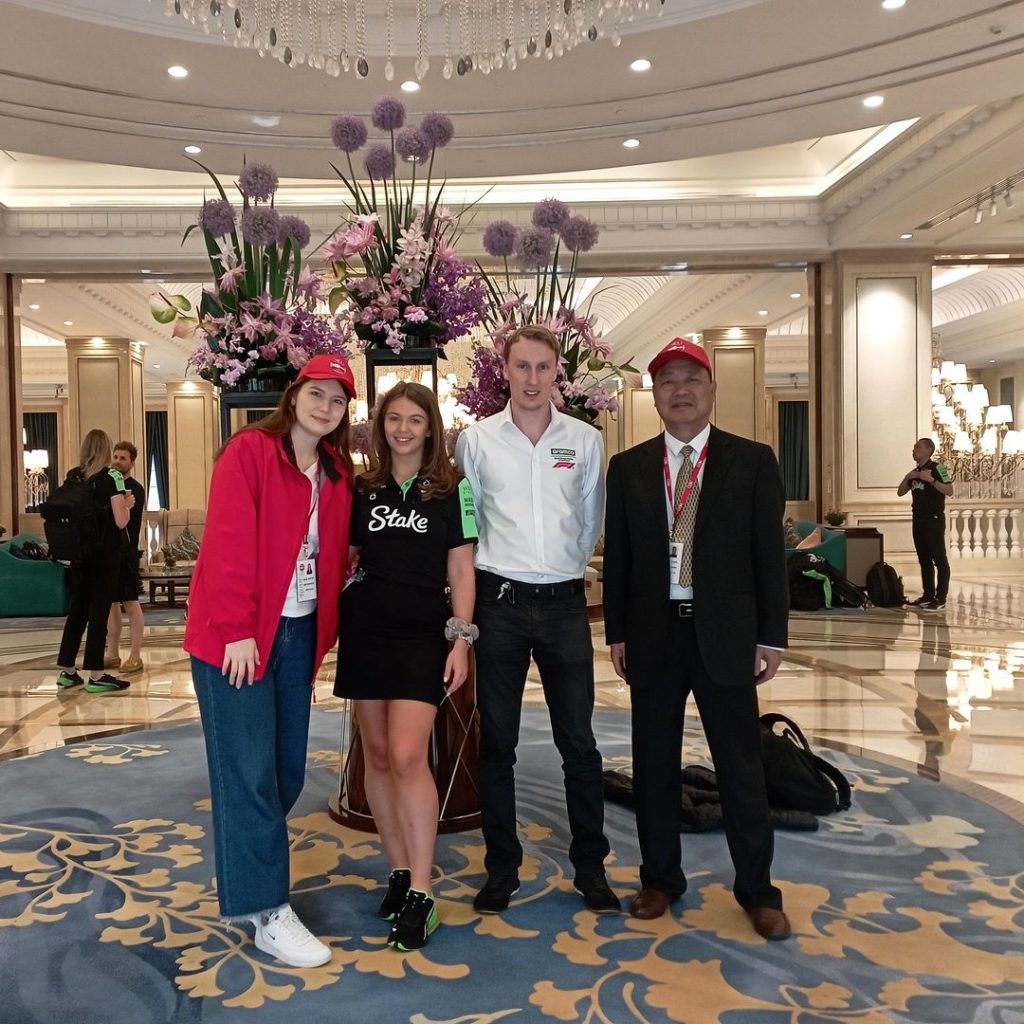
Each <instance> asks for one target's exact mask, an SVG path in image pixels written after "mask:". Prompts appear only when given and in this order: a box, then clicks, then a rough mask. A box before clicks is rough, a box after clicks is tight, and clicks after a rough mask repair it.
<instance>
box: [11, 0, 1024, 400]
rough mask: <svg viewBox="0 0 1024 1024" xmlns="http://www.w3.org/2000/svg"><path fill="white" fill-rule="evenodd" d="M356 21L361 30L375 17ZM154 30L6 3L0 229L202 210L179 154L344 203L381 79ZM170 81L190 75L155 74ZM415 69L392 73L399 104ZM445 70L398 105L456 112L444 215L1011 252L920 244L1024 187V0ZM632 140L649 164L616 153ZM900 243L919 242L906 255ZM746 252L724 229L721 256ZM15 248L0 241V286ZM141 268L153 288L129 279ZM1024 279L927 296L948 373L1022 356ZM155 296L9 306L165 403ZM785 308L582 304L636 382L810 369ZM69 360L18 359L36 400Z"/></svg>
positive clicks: (680, 8) (754, 289) (774, 0)
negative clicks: (741, 216)
mask: <svg viewBox="0 0 1024 1024" xmlns="http://www.w3.org/2000/svg"><path fill="white" fill-rule="evenodd" d="M367 6H368V10H369V13H370V19H371V35H373V29H372V21H373V18H374V17H375V15H376V14H379V4H376V3H374V0H367ZM400 6H401V5H400ZM162 9H163V3H162V2H161V0H153V2H152V3H150V2H148V0H0V26H2V31H0V147H2V149H0V220H2V217H3V210H4V208H7V209H9V210H12V211H14V210H26V211H30V212H31V211H37V210H55V209H61V208H67V207H83V208H86V209H92V208H108V207H122V206H124V207H134V208H151V207H160V206H165V207H168V208H176V209H180V208H182V207H193V206H194V205H195V204H196V202H197V195H198V194H199V193H200V191H201V189H202V188H203V187H204V185H205V184H206V182H205V180H204V178H203V176H202V175H201V174H199V173H198V172H194V171H193V170H192V169H190V168H191V165H189V164H188V163H187V161H186V160H185V158H184V156H183V152H182V150H183V147H184V145H186V144H188V143H196V144H198V145H200V146H201V147H202V149H203V154H202V157H201V159H203V160H204V161H206V162H208V163H209V164H210V165H211V166H212V167H214V168H215V169H216V170H218V171H220V172H223V173H226V174H234V173H236V172H237V170H238V169H239V167H240V165H241V162H242V157H243V154H244V155H246V156H247V158H249V159H253V158H259V159H266V160H269V161H271V162H272V163H273V164H274V165H275V166H276V167H277V169H278V171H279V172H280V173H281V174H282V176H283V177H286V178H287V179H288V183H287V185H286V186H285V188H283V190H282V193H281V201H282V203H283V204H289V203H294V204H296V205H304V206H307V207H308V206H312V205H316V204H318V203H319V204H326V203H336V201H337V194H336V189H334V186H333V184H329V180H330V179H329V178H328V175H329V173H330V172H329V167H328V161H329V160H331V159H332V158H334V157H335V156H337V153H336V151H335V150H333V149H332V148H331V146H330V143H329V141H328V139H327V137H326V136H327V124H328V122H329V119H330V117H331V116H333V115H334V114H336V113H340V112H354V113H362V114H365V113H366V112H367V111H368V108H369V106H370V105H371V103H372V102H373V100H374V99H376V97H377V96H379V95H381V94H383V93H385V92H394V91H395V83H392V84H391V85H388V84H387V83H385V82H384V81H383V80H382V77H381V75H380V74H379V65H380V63H381V61H379V60H377V61H376V62H373V61H372V62H371V63H372V64H374V67H375V68H377V69H378V70H372V71H371V75H370V78H369V79H368V80H367V81H359V80H357V79H356V78H355V77H354V76H352V75H349V76H347V77H342V78H339V79H332V78H329V77H328V76H326V75H324V74H323V73H322V72H317V71H313V70H311V69H309V68H306V67H300V68H285V67H283V66H281V65H279V64H278V63H277V62H275V61H272V60H261V59H260V58H259V57H258V55H257V54H255V53H254V52H251V51H246V50H238V49H234V48H231V47H227V46H224V45H222V44H220V43H217V42H215V41H213V40H211V39H208V38H205V37H203V36H202V35H201V33H199V32H198V30H196V29H193V28H192V27H191V26H188V25H187V24H186V23H184V22H183V21H181V19H173V18H172V19H167V18H164V16H163V14H162ZM639 56H643V57H647V58H648V59H650V60H651V61H652V62H653V67H652V69H651V71H649V72H647V73H646V74H642V75H638V74H635V73H633V72H631V71H630V70H629V68H628V65H629V62H630V61H631V60H633V59H634V58H635V57H639ZM171 64H183V65H185V66H186V67H188V68H189V71H190V74H189V77H188V78H187V79H185V80H183V81H177V80H173V79H171V78H169V77H168V76H167V74H166V68H167V67H168V66H169V65H171ZM410 68H411V58H406V59H405V63H404V64H402V63H400V65H399V68H398V71H397V74H396V83H397V82H398V81H400V80H402V79H404V78H406V77H410ZM438 72H439V68H438V62H437V61H434V63H433V65H432V69H431V72H430V73H429V75H428V76H427V78H426V79H425V81H424V83H423V88H422V90H421V92H419V93H418V94H416V95H415V96H413V97H411V98H410V97H405V100H406V103H407V105H408V106H409V108H410V111H411V113H412V116H413V118H415V116H416V115H418V114H420V113H423V112H425V111H428V110H435V109H438V110H444V111H447V112H449V113H451V114H452V115H453V118H454V120H455V122H456V129H457V136H456V139H455V141H454V142H453V144H452V145H451V147H449V149H448V151H447V152H446V153H445V154H444V168H443V173H445V174H447V175H448V177H449V181H450V182H451V185H452V192H451V198H452V199H453V200H456V201H457V200H458V199H459V198H460V197H461V198H463V199H466V198H472V197H474V196H476V195H479V194H480V192H481V191H483V190H484V189H492V191H491V194H490V196H489V197H488V198H489V201H492V202H495V203H504V204H506V205H508V204H515V203H526V202H532V201H534V200H535V199H537V198H540V197H542V196H543V195H547V194H553V193H557V194H559V195H560V196H562V197H563V198H565V199H567V200H568V201H570V202H576V201H587V202H592V203H614V202H625V201H641V200H642V201H649V202H655V201H659V202H662V201H663V202H668V203H672V202H676V201H678V202H679V203H686V202H711V201H715V200H717V199H723V200H725V199H729V198H733V199H735V198H737V197H752V198H754V199H757V198H761V199H767V198H780V197H781V198H785V197H794V198H799V199H808V200H813V202H812V203H811V204H810V205H809V206H808V207H807V209H808V211H810V212H809V216H808V220H807V221H806V224H807V225H808V228H807V232H808V234H807V237H812V236H813V237H815V238H816V242H815V245H816V251H817V252H827V251H829V250H835V249H852V248H865V249H867V248H870V249H873V250H876V251H877V250H878V249H880V248H883V247H885V248H892V247H894V246H900V247H902V248H904V249H912V248H915V247H917V248H919V250H920V251H922V252H926V253H928V254H931V253H953V254H971V253H991V252H997V253H1004V252H1020V251H1022V250H1024V224H1022V219H1021V218H1022V212H1024V201H1022V202H1019V203H1017V204H1016V205H1015V207H1014V208H1013V209H1007V208H1004V207H1003V206H1002V205H1000V214H999V216H998V217H996V218H991V217H989V216H987V215H986V216H985V217H984V218H983V220H982V223H981V224H978V225H975V224H974V220H973V217H972V216H963V217H959V218H957V219H956V220H954V221H950V222H948V223H944V224H940V225H939V226H937V227H935V228H933V229H931V230H929V231H921V230H919V228H918V226H919V225H921V224H923V223H924V222H926V221H929V220H931V219H933V218H934V217H935V216H936V215H937V214H940V213H941V212H942V211H943V210H945V209H948V208H949V207H951V206H953V205H954V204H955V203H957V202H959V201H961V200H963V199H964V198H965V197H966V198H970V197H971V196H972V195H974V194H976V193H977V192H978V191H979V189H983V188H985V187H986V186H987V185H989V184H990V183H992V182H995V181H998V180H1000V179H1002V178H1003V177H1005V176H1007V175H1009V174H1012V173H1014V172H1015V171H1018V170H1020V169H1021V167H1022V166H1024V156H1022V154H1024V101H1020V100H1014V99H1013V97H1014V96H1015V94H1016V93H1018V92H1020V91H1021V89H1020V86H1019V84H1018V83H1019V82H1021V81H1022V80H1024V0H908V2H907V3H906V5H905V6H904V7H903V8H902V9H900V10H897V11H885V10H883V9H882V7H881V3H880V0H667V2H666V4H665V8H664V13H663V16H662V17H661V18H660V19H657V20H653V21H651V20H643V19H641V21H640V22H639V23H638V24H637V25H636V26H634V27H633V30H631V31H629V32H627V33H624V35H623V40H622V45H621V46H620V47H618V48H615V47H613V46H611V44H610V43H609V42H607V41H599V42H597V43H594V44H588V45H585V46H581V47H580V48H579V49H577V50H576V51H574V52H573V53H571V54H569V55H568V56H566V57H565V58H563V59H561V60H555V61H551V62H546V61H534V62H530V63H529V65H528V66H527V67H523V66H521V67H520V68H519V69H518V70H517V71H515V72H508V71H501V72H495V73H493V74H491V75H489V76H483V75H481V74H471V75H468V76H466V77H465V78H453V79H452V80H451V81H445V80H444V79H443V78H442V77H441V76H440V74H439V73H438ZM873 93H879V94H883V95H884V97H885V103H884V106H883V108H882V109H881V110H868V109H866V108H865V107H864V106H863V104H862V102H861V101H862V100H863V98H864V97H865V96H867V95H869V94H873ZM257 119H258V121H259V122H260V123H257ZM274 120H277V121H278V123H277V124H273V125H270V126H268V122H272V121H274ZM627 136H632V137H636V138H638V139H640V141H641V145H640V147H639V148H637V149H635V150H626V149H624V148H623V147H622V145H621V142H622V140H623V139H624V138H626V137H627ZM929 140H932V141H929ZM751 216H753V215H751ZM811 225H813V227H812V226H811ZM725 226H727V225H723V227H725ZM902 231H915V238H914V239H913V241H911V242H909V243H908V242H901V241H898V240H897V239H898V235H899V233H900V232H902ZM612 238H613V236H611V235H609V240H610V241H611V240H612ZM746 244H747V241H746V239H745V238H742V237H740V236H739V235H737V234H736V233H735V232H734V233H733V234H732V235H729V236H725V237H724V240H723V241H722V242H720V243H719V244H718V249H717V251H728V249H729V247H733V246H734V247H735V251H737V252H743V251H744V246H745V245H746ZM4 246H5V239H4V236H3V234H2V233H0V266H2V265H3V260H4V255H5V252H4ZM749 248H750V251H755V250H756V251H764V248H765V246H764V244H763V243H762V244H761V246H760V248H759V249H758V248H757V247H756V246H754V245H751V246H750V247H749ZM684 258H686V257H684ZM661 262H663V259H662V261H661ZM35 265H38V264H35ZM150 265H151V266H154V267H156V268H157V269H158V270H159V269H160V265H159V264H158V263H149V262H148V261H141V262H137V263H136V269H137V270H140V269H142V268H144V267H147V266H150ZM623 265H630V266H632V265H640V264H637V263H636V261H633V262H624V263H623ZM646 265H647V266H648V267H650V265H651V264H650V262H648V263H647V264H646ZM192 269H193V270H194V269H195V265H194V264H193V266H192ZM190 272H191V271H190ZM1019 273H1020V272H1019V271H1018V270H1016V268H1012V267H1011V268H1007V267H1003V268H999V269H991V270H985V271H982V272H979V273H978V274H975V275H973V276H971V277H969V278H963V279H961V280H959V281H956V282H953V283H951V284H948V285H943V286H942V287H940V288H938V289H937V291H936V293H935V308H936V320H937V330H938V331H939V332H940V334H941V335H942V344H943V349H944V354H946V355H947V356H948V357H951V358H958V359H966V360H967V361H970V359H971V356H972V354H974V356H975V357H976V358H977V359H978V360H982V359H984V360H986V361H987V360H989V359H995V360H997V361H998V362H1007V361H1012V360H1014V359H1018V358H1020V352H1021V347H1022V346H1021V345H1020V343H1019V340H1018V337H1019V332H1018V331H1017V328H1016V324H1017V323H1018V322H1019V321H1020V320H1021V313H1022V312H1024V306H1022V305H1021V303H1022V295H1024V290H1022V289H1021V288H1018V285H1020V278H1019V276H1018V275H1019ZM153 287H154V285H153V284H151V283H149V281H148V280H147V279H146V278H145V277H143V276H141V275H139V274H136V275H135V277H134V278H133V279H132V280H130V281H126V280H119V281H107V282H85V281H73V280H68V279H63V280H62V279H56V278H51V279H48V280H47V281H46V283H45V284H31V283H29V284H26V285H25V287H24V292H23V297H22V303H21V311H22V315H23V317H24V321H25V323H26V326H28V327H29V328H31V329H37V330H39V331H41V332H43V333H44V334H49V335H52V336H57V337H62V336H63V335H64V334H84V335H87V336H91V335H93V334H103V335H114V336H121V337H131V338H135V339H139V340H143V341H145V342H146V343H147V346H148V347H147V364H148V365H149V367H150V372H151V374H152V381H153V383H154V384H159V382H160V380H162V379H175V378H179V377H180V376H181V373H182V370H183V364H184V359H185V356H186V354H187V350H188V347H189V346H188V344H187V343H185V342H181V341H175V340H172V339H170V338H168V337H167V332H166V330H165V329H164V328H161V327H160V326H159V325H157V324H155V323H154V322H153V321H152V320H151V319H150V317H149V313H148V307H147V298H148V295H149V293H150V291H151V290H152V288H153ZM173 287H175V288H177V287H179V286H177V285H175V286H173ZM194 287H198V285H195V286H194ZM791 292H800V293H801V294H802V295H803V294H804V293H805V292H806V285H805V284H804V282H803V273H802V271H799V270H795V271H792V272H787V273H779V272H776V273H770V272H744V273H738V272H730V273H722V274H690V275H686V274H674V275H673V274H665V273H662V274H661V276H658V277H651V276H645V277H629V278H623V277H617V278H605V279H602V281H601V283H600V285H599V287H598V289H597V297H596V298H595V309H596V310H597V311H598V312H599V313H600V316H601V318H602V321H603V322H604V324H605V327H606V331H607V333H608V336H609V338H610V339H611V340H612V341H614V343H615V344H616V350H617V355H619V356H620V357H621V358H635V359H637V360H638V361H643V356H644V355H645V354H649V352H650V350H651V349H652V348H656V347H657V346H658V345H660V344H663V343H664V341H666V340H668V339H669V338H671V337H672V336H673V335H675V334H679V333H684V332H686V331H691V330H700V329H702V328H706V327H712V326H719V325H721V326H725V325H763V326H766V327H767V328H768V330H769V339H770V340H769V370H770V372H772V373H775V374H776V375H782V374H785V375H786V376H788V374H789V372H791V370H790V368H791V367H792V366H793V365H794V364H795V363H799V362H800V361H801V360H803V363H804V365H805V364H806V357H805V356H802V355H801V352H805V351H806V330H807V328H806V311H805V309H804V305H803V304H804V301H805V300H804V299H803V298H801V299H799V300H791V299H790V298H789V294H790V293H791ZM30 304H38V305H39V306H40V309H39V310H38V311H34V310H30V309H29V308H28V307H29V305H30ZM760 309H768V310H769V314H768V316H767V317H762V316H760V315H759V314H758V310H760ZM65 320H70V321H72V324H71V326H65V325H64V321H65ZM801 346H802V348H801ZM58 363H59V361H58V360H57V358H56V355H55V353H53V352H49V353H47V354H45V356H44V352H43V350H42V348H31V349H28V350H26V360H25V366H26V374H27V378H28V379H29V380H30V381H32V380H35V381H36V383H37V384H38V385H39V386H43V383H44V381H49V380H50V378H51V377H53V376H54V375H55V374H57V373H58ZM44 364H45V365H44ZM155 364H159V366H160V369H159V370H155V369H153V367H154V366H155Z"/></svg>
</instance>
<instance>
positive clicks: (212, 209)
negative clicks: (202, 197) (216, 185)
mask: <svg viewBox="0 0 1024 1024" xmlns="http://www.w3.org/2000/svg"><path fill="white" fill-rule="evenodd" d="M199 226H200V227H201V228H202V229H203V230H204V231H205V232H207V233H208V234H211V235H213V237H214V238H223V237H224V235H230V234H231V232H232V231H233V230H234V227H235V208H234V207H233V206H232V205H231V204H230V203H229V202H228V201H227V200H226V199H207V200H206V202H205V203H203V208H202V210H200V211H199Z"/></svg>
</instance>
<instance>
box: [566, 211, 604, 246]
mask: <svg viewBox="0 0 1024 1024" xmlns="http://www.w3.org/2000/svg"><path fill="white" fill-rule="evenodd" d="M598 234H599V232H598V229H597V225H596V224H595V223H594V222H593V221H591V220H587V218H586V217H570V218H569V219H568V220H567V221H566V222H565V224H564V225H563V227H562V229H561V235H562V241H563V242H565V245H566V248H568V249H569V250H571V251H572V252H590V250H591V249H593V248H594V245H595V244H596V243H597V236H598Z"/></svg>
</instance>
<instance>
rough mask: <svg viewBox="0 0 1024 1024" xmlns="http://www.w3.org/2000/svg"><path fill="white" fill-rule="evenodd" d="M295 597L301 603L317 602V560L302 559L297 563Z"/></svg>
mask: <svg viewBox="0 0 1024 1024" xmlns="http://www.w3.org/2000/svg"><path fill="white" fill-rule="evenodd" d="M295 597H296V598H297V599H298V600H299V601H315V600H316V559H315V558H300V559H299V560H298V561H297V562H296V563H295Z"/></svg>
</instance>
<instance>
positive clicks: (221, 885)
mask: <svg viewBox="0 0 1024 1024" xmlns="http://www.w3.org/2000/svg"><path fill="white" fill-rule="evenodd" d="M354 397H355V382H354V380H353V376H352V370H351V368H350V367H349V365H348V362H347V361H346V360H345V359H343V358H340V357H338V356H327V355H323V356H314V357H313V358H312V359H311V360H310V361H309V362H308V363H307V364H306V365H305V366H304V367H303V368H302V370H301V372H300V373H299V376H298V379H297V380H296V381H295V383H293V384H292V385H290V386H289V387H288V389H287V390H286V391H285V392H284V395H283V396H282V398H281V402H280V404H279V405H278V407H277V410H276V411H275V412H273V413H272V414H271V415H270V416H268V417H267V418H266V419H264V420H261V421H260V422H259V423H257V424H253V425H252V426H250V427H247V428H245V429H244V430H241V431H239V432H238V433H237V434H236V435H235V436H234V437H232V438H231V439H230V440H229V441H228V442H227V444H225V446H224V448H223V449H222V450H221V453H220V455H219V456H218V458H217V463H216V465H215V467H214V471H213V480H212V481H211V484H210V501H209V509H208V511H207V517H206V527H205V530H204V533H203V542H202V546H201V548H200V551H199V560H198V562H197V564H196V569H195V574H194V576H193V579H192V587H191V591H190V594H189V612H188V623H187V625H186V627H185V650H186V651H188V653H189V654H190V655H191V656H192V677H193V680H194V683H195V689H196V696H197V697H198V700H199V710H200V714H201V716H202V721H203V732H204V734H205V737H206V755H207V762H208V766H209V772H210V789H211V794H212V797H213V824H214V842H215V849H216V860H217V892H218V897H219V900H220V911H221V914H222V915H224V917H226V918H229V919H231V920H236V921H238V920H251V921H252V922H253V923H254V924H255V926H256V932H255V942H256V946H257V947H258V948H259V949H261V950H263V951H264V952H266V953H269V954H270V955H272V956H275V957H277V959H279V960H281V961H283V962H284V963H287V964H289V965H291V966H293V967H315V966H318V965H319V964H323V963H326V962H327V961H328V960H329V959H330V956H331V951H330V949H328V947H327V946H325V945H324V944H323V943H322V942H320V941H319V940H318V939H316V938H315V937H314V936H313V935H312V934H311V933H310V932H309V930H308V929H307V928H306V927H305V925H303V924H302V922H301V921H300V920H299V919H298V917H297V916H296V914H295V912H294V911H293V910H292V908H291V905H290V904H289V902H288V888H289V874H288V829H287V825H286V821H285V819H286V817H287V815H288V812H289V811H290V810H291V808H292V806H293V805H294V803H295V801H296V800H297V799H298V796H299V793H300V792H301V791H302V784H303V779H304V775H305V768H306V743H307V739H308V733H309V706H310V698H311V696H312V686H313V680H314V678H315V677H316V673H317V669H318V668H319V667H320V662H321V661H322V659H323V657H324V655H325V654H326V653H327V651H328V650H329V649H330V647H331V646H332V645H333V643H334V641H335V638H336V637H337V635H338V595H339V594H340V592H341V585H342V581H343V579H344V574H345V568H346V563H347V557H348V543H349V518H350V513H351V507H352V458H351V455H350V454H349V450H348V429H349V416H348V403H349V400H350V399H352V398H354Z"/></svg>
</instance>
